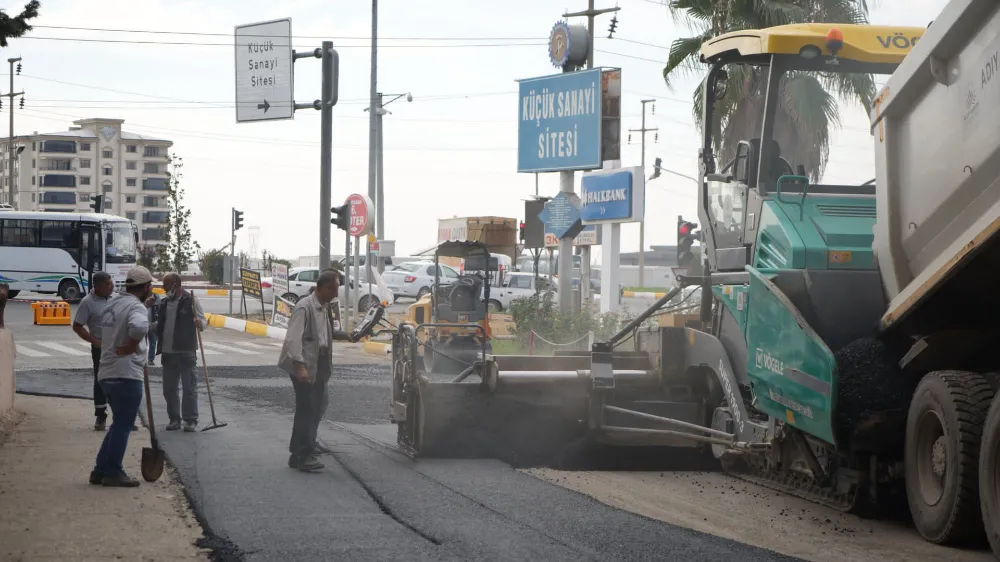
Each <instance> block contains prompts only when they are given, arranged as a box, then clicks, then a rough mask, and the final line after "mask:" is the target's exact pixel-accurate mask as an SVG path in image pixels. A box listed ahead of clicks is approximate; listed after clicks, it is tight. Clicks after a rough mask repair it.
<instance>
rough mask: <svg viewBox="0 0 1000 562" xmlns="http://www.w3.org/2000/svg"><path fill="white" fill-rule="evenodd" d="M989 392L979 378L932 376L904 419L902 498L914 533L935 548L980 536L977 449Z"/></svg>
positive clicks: (919, 389) (957, 374) (952, 373)
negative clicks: (903, 483) (908, 510)
mask: <svg viewBox="0 0 1000 562" xmlns="http://www.w3.org/2000/svg"><path fill="white" fill-rule="evenodd" d="M992 399H993V388H992V386H991V385H990V383H989V381H988V380H987V379H986V377H984V376H983V375H980V374H978V373H968V372H963V371H935V372H933V373H929V374H927V375H926V376H924V378H923V379H922V380H921V381H920V384H918V385H917V389H916V391H915V392H914V394H913V399H912V400H911V401H910V409H909V412H908V414H907V417H906V451H905V457H904V458H905V461H904V469H905V474H906V497H907V501H908V502H909V505H910V515H911V516H912V517H913V523H914V525H915V526H916V527H917V531H919V532H920V534H921V535H922V536H923V537H924V538H925V539H926V540H928V541H930V542H932V543H936V544H952V543H956V542H962V541H966V540H969V539H974V538H977V537H980V536H982V533H983V523H982V517H981V512H980V507H979V476H978V470H979V447H980V437H981V435H982V428H983V423H984V422H985V420H986V414H987V412H988V410H989V407H990V402H991V401H992Z"/></svg>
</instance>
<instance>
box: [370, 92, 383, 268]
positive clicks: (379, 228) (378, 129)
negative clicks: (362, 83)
mask: <svg viewBox="0 0 1000 562" xmlns="http://www.w3.org/2000/svg"><path fill="white" fill-rule="evenodd" d="M383 113H385V111H384V110H383V109H382V93H381V92H379V94H378V109H376V110H375V133H376V135H377V141H378V142H377V143H376V146H375V148H376V151H377V153H378V158H377V159H376V161H375V164H376V167H375V181H376V185H375V196H376V199H375V201H377V203H375V237H376V238H377V239H379V240H383V239H384V238H385V192H383V191H382V186H383V183H382V175H383V166H382V162H383V160H384V158H383V156H384V154H383V152H382V114H383ZM369 254H370V252H369ZM376 263H378V272H379V273H382V272H384V271H385V256H384V255H382V252H381V251H380V252H379V256H378V260H376ZM368 277H369V279H371V276H370V275H369V276H368Z"/></svg>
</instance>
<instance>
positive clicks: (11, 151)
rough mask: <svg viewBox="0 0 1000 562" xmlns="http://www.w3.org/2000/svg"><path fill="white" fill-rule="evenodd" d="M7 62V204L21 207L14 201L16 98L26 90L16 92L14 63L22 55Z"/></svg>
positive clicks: (15, 207) (18, 61)
mask: <svg viewBox="0 0 1000 562" xmlns="http://www.w3.org/2000/svg"><path fill="white" fill-rule="evenodd" d="M7 62H8V63H10V90H8V93H7V99H8V101H9V103H10V105H9V106H8V109H7V110H8V111H10V139H9V141H8V142H7V154H8V155H9V159H8V162H7V165H8V169H7V181H8V182H10V185H9V191H8V195H7V198H8V201H7V204H8V205H10V206H11V207H13V208H14V209H17V208H18V207H20V205H16V204H15V202H14V158H15V154H14V98H15V97H17V96H20V95H22V94H24V92H17V93H15V92H14V63H20V62H21V57H16V58H12V59H7ZM17 72H18V74H20V72H21V67H20V65H18V68H17Z"/></svg>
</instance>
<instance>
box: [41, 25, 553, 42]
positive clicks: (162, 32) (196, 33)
mask: <svg viewBox="0 0 1000 562" xmlns="http://www.w3.org/2000/svg"><path fill="white" fill-rule="evenodd" d="M32 27H33V28H39V29H65V30H73V31H101V32H106V33H149V34H153V35H194V36H199V37H232V36H233V33H212V32H206V31H165V30H153V29H120V28H118V29H116V28H106V27H74V26H68V25H32ZM242 37H272V38H284V37H286V36H284V35H253V34H248V35H242ZM292 38H293V39H320V40H328V41H331V40H336V39H348V40H358V41H367V40H369V39H371V37H368V36H347V35H341V36H337V35H334V36H328V35H294V36H292ZM379 40H380V41H382V40H389V41H547V40H548V37H481V36H480V37H432V36H425V37H382V36H380V37H379ZM229 45H230V46H231V44H229ZM379 46H380V47H381V46H382V45H379Z"/></svg>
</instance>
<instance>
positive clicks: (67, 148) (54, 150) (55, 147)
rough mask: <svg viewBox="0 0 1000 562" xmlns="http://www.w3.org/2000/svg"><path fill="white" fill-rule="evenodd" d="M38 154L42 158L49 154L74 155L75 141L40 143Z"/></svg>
mask: <svg viewBox="0 0 1000 562" xmlns="http://www.w3.org/2000/svg"><path fill="white" fill-rule="evenodd" d="M40 144H41V146H39V147H38V152H39V154H40V156H41V157H42V158H47V157H49V156H48V155H51V154H76V142H75V141H42V142H41V143H40Z"/></svg>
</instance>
